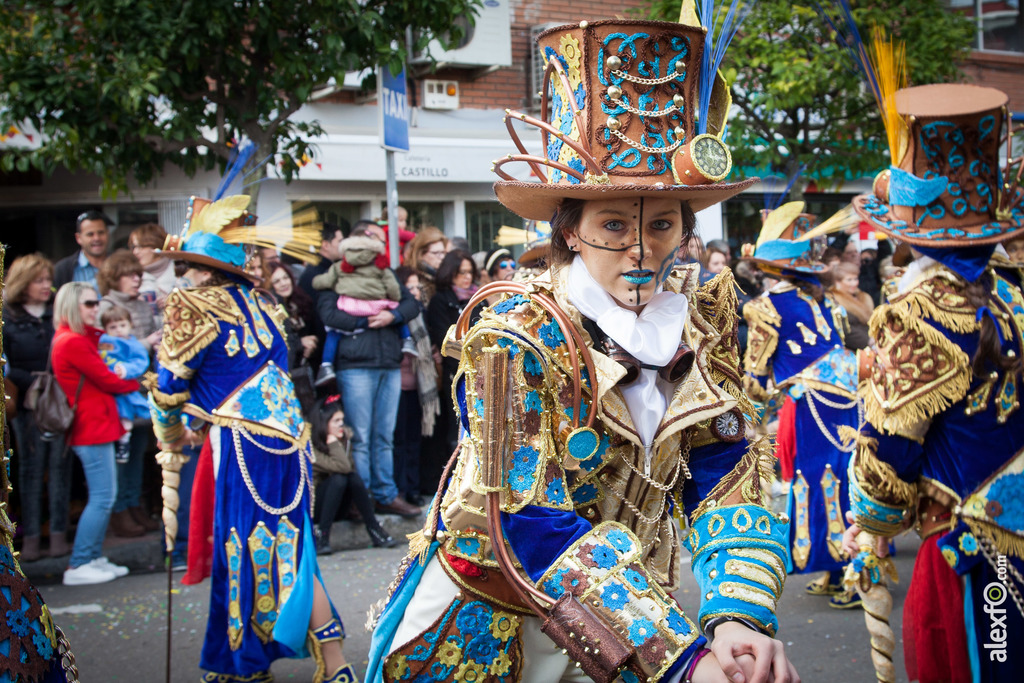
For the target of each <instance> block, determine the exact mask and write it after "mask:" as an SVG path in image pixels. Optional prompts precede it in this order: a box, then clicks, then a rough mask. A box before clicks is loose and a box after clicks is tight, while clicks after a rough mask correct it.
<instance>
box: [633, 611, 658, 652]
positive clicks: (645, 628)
mask: <svg viewBox="0 0 1024 683" xmlns="http://www.w3.org/2000/svg"><path fill="white" fill-rule="evenodd" d="M654 631H655V629H654V622H653V621H651V620H650V619H648V618H647V617H640V618H638V619H634V620H633V623H632V624H630V626H629V642H631V643H633V644H634V645H643V644H644V643H645V642H646V641H648V640H649V639H650V637H651V636H653V635H654Z"/></svg>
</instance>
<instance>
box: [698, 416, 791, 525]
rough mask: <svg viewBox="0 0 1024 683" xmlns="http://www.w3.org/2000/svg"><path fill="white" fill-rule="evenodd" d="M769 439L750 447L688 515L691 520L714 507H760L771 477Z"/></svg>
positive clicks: (771, 455) (761, 440)
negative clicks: (744, 505) (745, 505)
mask: <svg viewBox="0 0 1024 683" xmlns="http://www.w3.org/2000/svg"><path fill="white" fill-rule="evenodd" d="M774 451H775V447H774V444H773V443H772V439H771V437H769V436H764V437H762V438H760V439H758V440H757V441H755V442H754V443H752V444H751V445H750V447H749V448H748V449H747V453H746V455H744V456H743V457H742V458H741V459H740V461H739V462H738V463H736V467H734V468H733V469H732V471H731V472H729V474H727V475H725V476H724V477H722V480H721V481H719V482H718V484H716V485H715V488H713V489H711V492H710V493H709V494H708V495H707V497H705V498H704V500H703V501H701V504H700V505H698V506H697V509H696V510H694V511H693V514H692V515H690V520H691V521H692V520H695V519H697V518H698V517H700V516H701V515H703V514H704V513H705V512H707V511H708V510H710V509H711V508H714V507H721V506H723V505H743V504H747V505H764V504H765V491H767V490H768V489H767V487H768V481H769V479H770V477H771V475H772V468H773V462H772V460H773V457H774V456H773V453H774Z"/></svg>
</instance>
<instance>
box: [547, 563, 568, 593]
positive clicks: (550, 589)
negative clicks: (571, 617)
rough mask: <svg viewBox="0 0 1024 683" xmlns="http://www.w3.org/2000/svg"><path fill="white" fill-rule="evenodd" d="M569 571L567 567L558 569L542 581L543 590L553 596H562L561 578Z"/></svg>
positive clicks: (563, 590)
mask: <svg viewBox="0 0 1024 683" xmlns="http://www.w3.org/2000/svg"><path fill="white" fill-rule="evenodd" d="M568 573H569V570H568V569H559V570H558V571H557V572H555V573H554V575H552V577H551V578H550V579H548V580H547V581H545V582H544V592H545V593H547V594H548V595H550V596H551V597H553V598H560V597H562V593H564V592H565V589H564V588H562V579H564V578H565V575H566V574H568Z"/></svg>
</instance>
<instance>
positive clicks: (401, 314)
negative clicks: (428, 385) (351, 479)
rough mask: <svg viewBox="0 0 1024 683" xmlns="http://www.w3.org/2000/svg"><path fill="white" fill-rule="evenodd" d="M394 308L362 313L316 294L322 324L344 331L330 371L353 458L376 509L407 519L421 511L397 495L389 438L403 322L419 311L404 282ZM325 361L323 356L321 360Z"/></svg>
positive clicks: (392, 430)
mask: <svg viewBox="0 0 1024 683" xmlns="http://www.w3.org/2000/svg"><path fill="white" fill-rule="evenodd" d="M401 289H402V298H401V301H399V303H398V308H396V309H394V310H390V311H381V312H380V313H378V314H376V315H373V316H370V317H368V318H366V317H357V316H353V315H349V314H348V313H345V312H344V311H340V310H338V304H337V301H338V295H337V294H335V293H334V292H332V291H329V290H328V291H323V292H318V297H317V312H318V313H319V314H320V320H321V321H323V323H324V325H326V326H328V327H333V328H335V329H337V330H340V331H341V332H342V337H341V340H340V341H339V342H338V352H337V354H336V355H335V357H334V359H333V360H334V369H335V372H336V376H337V381H338V388H339V389H340V390H341V400H342V405H344V407H345V421H346V422H347V423H348V424H349V425H350V426H351V427H352V429H353V432H354V436H353V439H352V458H353V460H355V463H356V469H357V470H358V472H359V476H360V477H362V478H363V480H364V481H365V482H366V485H367V486H368V487H369V489H370V492H371V493H372V494H373V497H374V498H375V499H376V501H377V511H378V512H393V513H396V514H399V515H403V516H406V517H415V516H416V515H418V514H420V512H421V510H420V508H418V507H416V506H414V505H410V504H409V503H407V502H406V501H405V500H403V499H402V497H401V496H400V495H399V494H398V487H397V486H395V477H394V456H393V440H394V433H395V420H396V419H397V417H398V399H399V397H400V395H401V390H402V377H401V370H399V366H400V365H401V363H402V337H401V335H400V333H399V330H400V329H401V327H402V325H404V324H405V323H406V322H407V321H408V320H410V319H411V318H413V317H415V316H416V314H417V313H418V312H419V305H418V304H417V303H416V299H414V298H413V296H412V294H411V293H410V292H409V290H407V289H406V288H405V287H404V286H403V287H402V288H401ZM324 360H325V361H326V360H327V359H324Z"/></svg>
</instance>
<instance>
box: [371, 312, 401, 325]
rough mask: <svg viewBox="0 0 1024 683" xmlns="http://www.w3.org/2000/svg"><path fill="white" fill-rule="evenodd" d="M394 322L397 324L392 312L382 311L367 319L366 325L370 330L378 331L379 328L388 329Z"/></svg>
mask: <svg viewBox="0 0 1024 683" xmlns="http://www.w3.org/2000/svg"><path fill="white" fill-rule="evenodd" d="M393 322H395V314H394V313H392V312H391V311H381V312H380V313H376V314H374V315H371V316H370V317H369V318H367V321H366V324H367V326H368V327H369V328H370V329H376V328H378V327H387V326H388V325H390V324H391V323H393Z"/></svg>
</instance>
